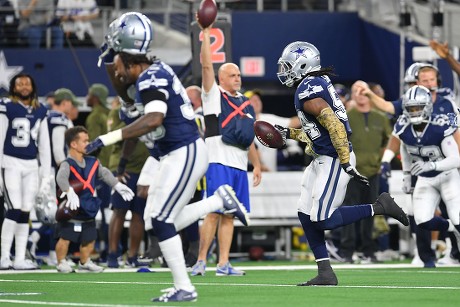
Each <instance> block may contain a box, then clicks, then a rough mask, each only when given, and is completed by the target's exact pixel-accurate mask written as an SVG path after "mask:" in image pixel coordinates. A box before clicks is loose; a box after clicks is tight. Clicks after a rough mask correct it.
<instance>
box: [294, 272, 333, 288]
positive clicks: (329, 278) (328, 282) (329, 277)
mask: <svg viewBox="0 0 460 307" xmlns="http://www.w3.org/2000/svg"><path fill="white" fill-rule="evenodd" d="M338 283H339V282H338V280H337V276H335V273H334V272H333V271H330V272H328V273H322V274H318V276H316V277H315V278H313V279H311V280H309V281H306V282H303V283H300V284H297V286H301V287H304V286H337V285H338Z"/></svg>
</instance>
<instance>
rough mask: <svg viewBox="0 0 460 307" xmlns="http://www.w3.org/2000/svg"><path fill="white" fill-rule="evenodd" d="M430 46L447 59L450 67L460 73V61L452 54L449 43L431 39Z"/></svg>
mask: <svg viewBox="0 0 460 307" xmlns="http://www.w3.org/2000/svg"><path fill="white" fill-rule="evenodd" d="M430 47H431V48H432V49H433V50H434V51H435V52H436V53H437V54H438V55H439V56H440V57H441V58H442V59H444V60H446V61H447V63H448V64H449V66H450V68H452V70H453V71H455V72H456V73H457V74H458V75H460V63H459V62H458V61H457V60H456V59H455V58H454V57H453V56H452V54H451V53H450V50H449V45H448V44H447V42H446V43H444V44H441V43H439V42H437V41H435V40H431V41H430Z"/></svg>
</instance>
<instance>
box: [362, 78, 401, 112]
mask: <svg viewBox="0 0 460 307" xmlns="http://www.w3.org/2000/svg"><path fill="white" fill-rule="evenodd" d="M357 94H358V95H365V96H367V97H368V98H369V100H370V101H371V102H372V104H373V105H374V106H375V107H376V108H377V109H379V110H380V111H383V112H386V113H390V114H395V107H394V105H393V104H392V103H391V101H387V100H385V99H383V98H382V97H380V96H378V95H376V94H375V93H374V92H373V91H372V90H371V89H370V88H369V87H365V86H361V85H358V86H357Z"/></svg>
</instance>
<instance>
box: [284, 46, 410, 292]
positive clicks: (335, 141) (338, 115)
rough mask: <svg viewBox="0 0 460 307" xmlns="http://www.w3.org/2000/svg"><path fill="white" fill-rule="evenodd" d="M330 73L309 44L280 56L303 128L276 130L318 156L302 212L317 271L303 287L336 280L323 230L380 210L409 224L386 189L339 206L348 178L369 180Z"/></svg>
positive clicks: (305, 185)
mask: <svg viewBox="0 0 460 307" xmlns="http://www.w3.org/2000/svg"><path fill="white" fill-rule="evenodd" d="M331 75H333V72H332V69H331V68H322V67H321V61H320V53H319V51H318V49H317V48H316V47H315V46H314V45H312V44H310V43H307V42H302V41H297V42H293V43H291V44H289V45H287V46H286V47H285V48H284V50H283V52H282V54H281V57H280V58H279V60H278V73H277V76H278V79H279V80H280V82H281V83H282V84H284V85H286V86H287V87H296V88H297V89H296V93H295V97H294V107H295V109H296V111H297V115H298V117H299V119H300V122H301V124H302V129H301V130H299V129H293V128H283V127H278V129H279V130H280V132H281V133H282V134H283V135H284V136H285V137H286V138H292V139H299V138H301V139H304V140H305V141H306V142H307V143H308V144H309V145H307V147H308V148H309V153H310V154H311V155H312V156H313V157H314V158H313V161H312V162H311V163H310V165H309V166H308V167H307V168H306V169H305V172H304V176H303V179H302V187H301V194H300V199H299V202H298V206H299V207H298V216H299V220H300V222H301V224H302V227H303V229H304V232H305V235H306V237H307V239H308V242H309V245H310V248H311V249H312V251H313V254H314V256H315V259H316V263H317V266H318V275H317V276H316V277H314V278H313V279H311V280H309V281H307V282H303V283H300V284H298V285H299V286H314V285H331V286H332V285H337V284H338V280H337V277H336V275H335V273H334V271H333V270H332V267H331V264H330V260H329V255H328V252H327V249H326V244H325V238H324V232H325V230H327V229H335V228H337V227H340V226H343V225H347V224H351V223H353V222H356V221H359V220H361V219H363V218H367V217H370V216H373V215H382V214H383V215H388V216H391V217H394V218H395V219H397V220H398V221H399V222H401V223H402V224H403V225H406V226H407V225H409V221H408V219H407V216H406V214H405V213H404V211H403V210H402V209H401V208H400V207H399V206H398V205H397V204H396V203H395V202H394V200H393V198H392V197H391V196H390V194H388V193H382V194H381V195H380V196H379V197H378V198H377V200H376V201H375V203H374V204H364V205H356V206H344V207H340V205H341V204H342V203H343V200H344V198H345V192H346V187H347V184H348V182H349V180H350V178H353V179H354V180H357V181H358V182H360V183H361V184H362V185H363V187H364V188H368V185H369V183H368V180H367V178H366V177H364V176H362V175H361V174H360V173H359V172H358V171H357V170H356V168H355V165H356V157H355V154H354V153H353V147H352V145H351V143H350V142H349V141H348V135H349V134H350V133H351V129H350V125H349V123H348V118H347V113H346V111H345V107H344V105H343V103H342V101H341V100H340V99H339V95H338V94H337V92H336V91H335V89H334V86H333V85H332V84H331V80H330V76H331ZM275 127H277V126H275ZM300 135H301V137H299V136H300Z"/></svg>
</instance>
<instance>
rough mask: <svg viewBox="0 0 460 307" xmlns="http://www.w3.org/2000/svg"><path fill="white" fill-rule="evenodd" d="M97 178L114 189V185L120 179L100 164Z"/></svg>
mask: <svg viewBox="0 0 460 307" xmlns="http://www.w3.org/2000/svg"><path fill="white" fill-rule="evenodd" d="M97 178H98V179H100V180H102V181H104V182H105V183H107V184H108V185H109V186H111V187H112V188H113V186H114V185H116V184H117V183H118V179H117V178H116V177H115V176H114V175H113V174H112V172H111V171H110V170H109V169H108V168H107V167H104V166H102V165H101V163H100V162H99V167H98V170H97Z"/></svg>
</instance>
